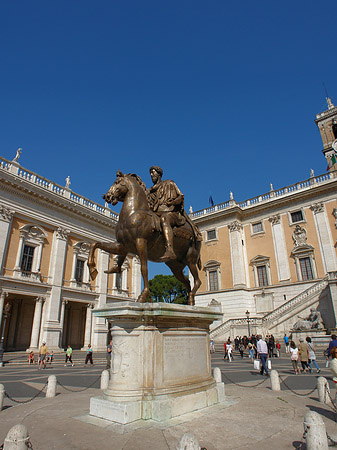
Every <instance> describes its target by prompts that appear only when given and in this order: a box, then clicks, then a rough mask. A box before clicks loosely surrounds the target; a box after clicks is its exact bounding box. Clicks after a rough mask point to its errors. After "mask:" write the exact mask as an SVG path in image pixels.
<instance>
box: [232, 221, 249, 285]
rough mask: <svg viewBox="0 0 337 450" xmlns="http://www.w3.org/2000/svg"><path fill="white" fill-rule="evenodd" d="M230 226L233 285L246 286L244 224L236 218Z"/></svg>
mask: <svg viewBox="0 0 337 450" xmlns="http://www.w3.org/2000/svg"><path fill="white" fill-rule="evenodd" d="M228 228H229V231H230V233H229V239H230V248H231V261H232V272H233V286H234V287H240V286H241V287H244V286H246V284H247V283H246V276H245V264H244V253H243V236H242V230H243V226H242V224H241V223H240V222H238V221H237V220H235V221H234V222H231V223H230V224H229V225H228Z"/></svg>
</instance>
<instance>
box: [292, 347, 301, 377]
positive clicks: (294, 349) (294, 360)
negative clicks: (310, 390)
mask: <svg viewBox="0 0 337 450" xmlns="http://www.w3.org/2000/svg"><path fill="white" fill-rule="evenodd" d="M298 356H299V355H298V348H297V347H296V345H295V342H294V341H291V342H290V360H291V363H292V365H293V369H294V372H295V374H296V375H298V374H299V373H300V369H299V367H298Z"/></svg>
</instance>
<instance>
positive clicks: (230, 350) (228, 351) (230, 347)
mask: <svg viewBox="0 0 337 450" xmlns="http://www.w3.org/2000/svg"><path fill="white" fill-rule="evenodd" d="M232 351H233V347H232V344H231V341H229V342H227V355H228V361H229V362H231V361H232Z"/></svg>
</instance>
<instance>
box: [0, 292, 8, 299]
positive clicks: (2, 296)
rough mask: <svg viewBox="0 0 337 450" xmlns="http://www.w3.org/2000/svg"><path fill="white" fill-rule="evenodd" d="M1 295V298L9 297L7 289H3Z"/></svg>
mask: <svg viewBox="0 0 337 450" xmlns="http://www.w3.org/2000/svg"><path fill="white" fill-rule="evenodd" d="M0 296H1V298H2V299H5V298H7V297H8V292H7V291H4V290H2V291H1V294H0Z"/></svg>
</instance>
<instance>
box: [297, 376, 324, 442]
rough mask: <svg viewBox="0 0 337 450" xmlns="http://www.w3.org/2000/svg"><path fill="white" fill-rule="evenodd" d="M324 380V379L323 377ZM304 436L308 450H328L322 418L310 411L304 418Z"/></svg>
mask: <svg viewBox="0 0 337 450" xmlns="http://www.w3.org/2000/svg"><path fill="white" fill-rule="evenodd" d="M322 378H323V377H322ZM303 426H304V434H303V437H304V438H305V440H306V449H307V450H328V438H327V435H326V429H325V425H324V422H323V419H322V417H321V416H320V415H319V414H317V413H316V412H314V411H308V412H307V413H306V415H305V417H304V422H303Z"/></svg>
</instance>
